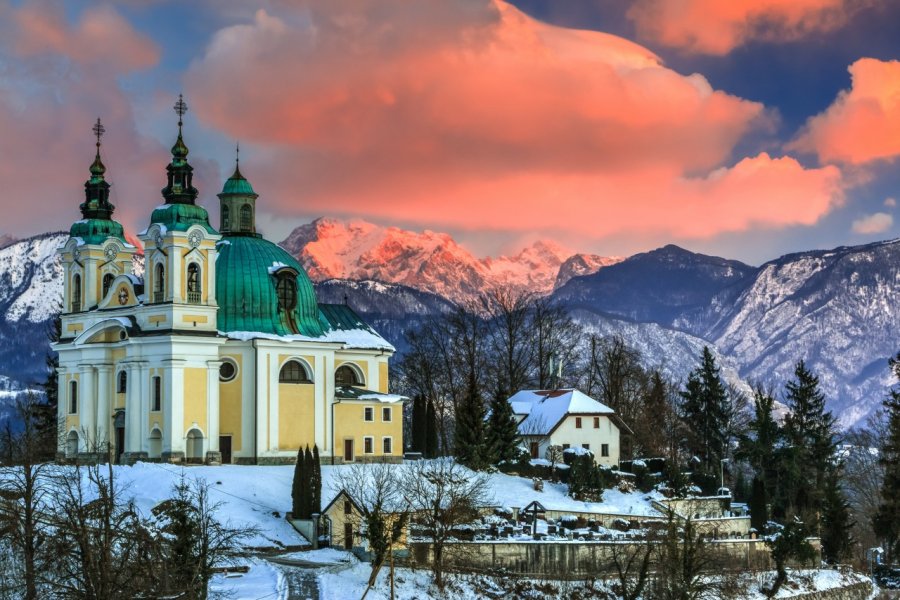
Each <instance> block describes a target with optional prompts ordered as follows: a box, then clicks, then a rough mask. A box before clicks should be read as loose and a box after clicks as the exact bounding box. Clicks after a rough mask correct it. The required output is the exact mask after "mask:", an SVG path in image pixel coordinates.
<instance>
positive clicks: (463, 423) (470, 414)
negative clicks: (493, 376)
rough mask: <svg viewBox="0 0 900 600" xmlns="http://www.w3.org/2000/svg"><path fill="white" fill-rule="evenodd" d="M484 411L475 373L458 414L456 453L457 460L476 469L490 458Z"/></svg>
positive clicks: (482, 466) (483, 465)
mask: <svg viewBox="0 0 900 600" xmlns="http://www.w3.org/2000/svg"><path fill="white" fill-rule="evenodd" d="M484 412H485V411H484V401H483V400H482V399H481V393H480V390H479V389H478V384H477V382H476V381H475V377H474V374H473V375H472V376H470V377H469V384H468V386H467V388H466V394H465V396H464V397H463V401H462V402H460V404H459V412H458V413H457V414H456V431H455V442H456V448H455V454H456V460H457V461H459V462H460V463H461V464H463V465H465V466H467V467H469V468H470V469H475V470H476V471H478V470H481V469H483V468H485V467H486V466H487V465H488V464H489V460H490V456H489V454H488V448H487V443H486V442H487V440H486V439H485V421H484V416H485V415H484Z"/></svg>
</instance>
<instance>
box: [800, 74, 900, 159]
mask: <svg viewBox="0 0 900 600" xmlns="http://www.w3.org/2000/svg"><path fill="white" fill-rule="evenodd" d="M849 71H850V76H851V85H850V89H849V90H844V91H842V92H841V93H840V94H838V97H837V98H836V99H835V101H834V102H833V103H832V104H831V106H829V107H828V108H827V109H826V110H825V111H824V112H822V113H820V114H818V115H816V116H814V117H812V118H811V119H809V121H807V123H806V126H805V128H804V129H803V131H802V132H801V134H800V135H799V136H798V137H797V139H796V140H794V142H792V143H791V144H790V145H789V146H788V148H789V149H793V150H800V151H804V152H814V153H816V154H817V155H818V156H819V159H820V160H821V161H824V162H842V163H849V164H854V165H859V164H862V163H867V162H870V161H873V160H879V159H890V158H893V157H896V156H897V155H898V154H900V61H896V60H891V61H881V60H877V59H874V58H861V59H859V60H857V61H856V62H854V63H853V64H852V65H850V67H849Z"/></svg>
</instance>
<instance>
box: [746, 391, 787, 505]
mask: <svg viewBox="0 0 900 600" xmlns="http://www.w3.org/2000/svg"><path fill="white" fill-rule="evenodd" d="M774 405H775V399H774V398H773V397H772V395H771V394H769V393H767V392H765V391H764V390H762V389H756V390H754V392H753V419H752V420H751V421H750V423H749V424H748V427H747V428H748V430H749V431H748V434H746V435H742V436H741V438H740V447H739V450H738V456H739V457H740V458H742V459H745V460H746V461H747V462H749V463H750V467H751V468H752V469H753V471H754V473H756V477H758V478H759V479H760V480H761V481H762V482H763V484H764V485H765V486H766V496H767V497H769V498H770V497H772V496H773V494H774V493H775V484H776V481H777V474H776V472H775V469H776V451H777V447H778V446H779V444H780V443H781V428H780V427H779V426H778V423H777V422H776V421H775V417H774V416H773V415H772V408H773V406H774Z"/></svg>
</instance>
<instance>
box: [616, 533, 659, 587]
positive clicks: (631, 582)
mask: <svg viewBox="0 0 900 600" xmlns="http://www.w3.org/2000/svg"><path fill="white" fill-rule="evenodd" d="M656 541H657V540H654V539H653V538H651V537H650V536H648V537H647V538H646V539H645V540H643V541H642V542H641V543H633V544H611V545H610V546H609V550H610V554H611V560H612V566H613V568H614V569H615V572H616V578H617V579H618V589H617V590H616V593H617V594H618V595H619V596H621V598H622V600H638V599H639V598H641V596H642V594H643V593H644V589H645V588H646V587H647V582H648V579H649V575H650V563H651V562H652V557H653V550H654V547H655V543H656Z"/></svg>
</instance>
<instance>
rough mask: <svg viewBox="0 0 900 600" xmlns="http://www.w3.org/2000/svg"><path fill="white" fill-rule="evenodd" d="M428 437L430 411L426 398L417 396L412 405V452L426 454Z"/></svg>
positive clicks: (420, 395)
mask: <svg viewBox="0 0 900 600" xmlns="http://www.w3.org/2000/svg"><path fill="white" fill-rule="evenodd" d="M427 437H428V409H427V408H426V403H425V396H423V395H422V394H417V395H416V396H415V397H414V398H413V404H412V451H413V452H421V453H422V454H423V455H424V454H425V446H426V438H427Z"/></svg>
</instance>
